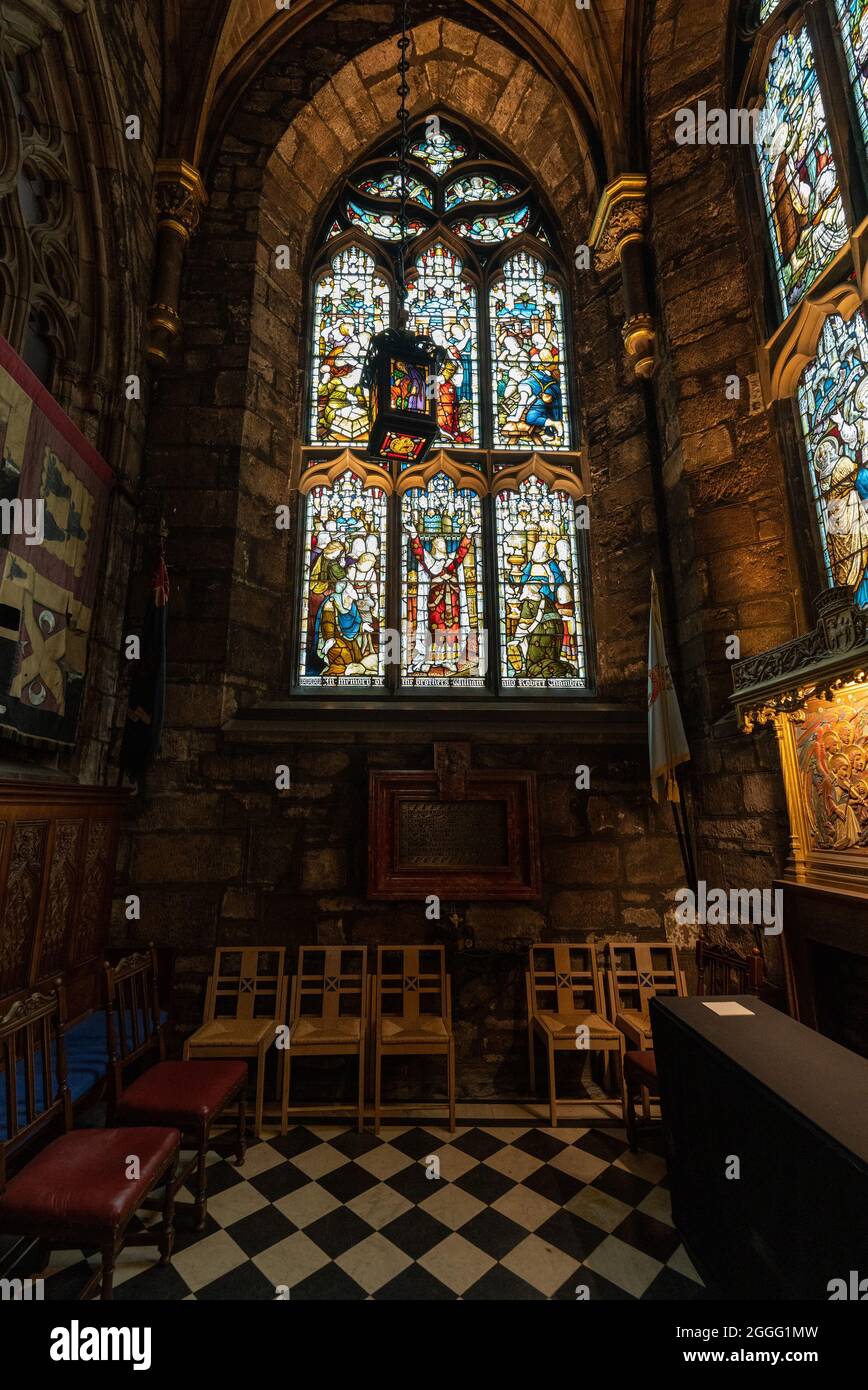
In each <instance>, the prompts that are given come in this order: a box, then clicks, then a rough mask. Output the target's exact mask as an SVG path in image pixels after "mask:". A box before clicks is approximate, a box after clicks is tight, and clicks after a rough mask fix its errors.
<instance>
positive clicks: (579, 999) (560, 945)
mask: <svg viewBox="0 0 868 1390" xmlns="http://www.w3.org/2000/svg"><path fill="white" fill-rule="evenodd" d="M528 986H529V994H530V1001H531V1007H532V1008H533V1011H534V1012H535V1013H555V1014H568V1013H575V1012H577V1011H584V1010H587V1011H588V1012H590V1013H595V1014H600V1015H601V1016H602V1015H603V1014H604V1013H605V1009H604V1007H603V993H602V986H601V981H600V972H599V968H598V966H597V955H596V949H595V947H594V946H593V945H587V946H578V945H575V944H573V943H572V942H569V941H566V942H563V941H559V942H552V943H551V944H546V943H540V944H538V945H535V946H531V948H530V953H529V960H528Z"/></svg>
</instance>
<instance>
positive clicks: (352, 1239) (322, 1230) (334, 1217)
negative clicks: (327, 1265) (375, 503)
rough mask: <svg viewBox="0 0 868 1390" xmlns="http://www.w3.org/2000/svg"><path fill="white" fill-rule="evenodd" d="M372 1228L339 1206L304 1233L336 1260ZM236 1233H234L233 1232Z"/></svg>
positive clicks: (363, 1238) (353, 1213) (330, 1257)
mask: <svg viewBox="0 0 868 1390" xmlns="http://www.w3.org/2000/svg"><path fill="white" fill-rule="evenodd" d="M371 1231H372V1228H371V1227H370V1226H369V1225H368V1223H367V1221H362V1219H361V1217H358V1216H356V1214H355V1212H354V1211H350V1208H349V1207H344V1206H341V1207H337V1208H336V1209H335V1210H334V1211H329V1212H326V1214H325V1216H321V1217H320V1218H319V1220H318V1221H314V1222H312V1224H311V1225H310V1226H305V1228H304V1233H305V1235H306V1236H307V1237H308V1239H309V1240H312V1241H313V1242H314V1244H315V1245H318V1246H319V1247H320V1249H321V1250H324V1251H325V1253H326V1254H327V1255H328V1257H329V1259H331V1260H336V1259H337V1257H338V1255H342V1254H343V1253H344V1251H345V1250H349V1248H350V1246H351V1245H361V1243H362V1241H363V1240H367V1239H368V1236H369V1235H370V1234H371ZM233 1234H234V1233H233Z"/></svg>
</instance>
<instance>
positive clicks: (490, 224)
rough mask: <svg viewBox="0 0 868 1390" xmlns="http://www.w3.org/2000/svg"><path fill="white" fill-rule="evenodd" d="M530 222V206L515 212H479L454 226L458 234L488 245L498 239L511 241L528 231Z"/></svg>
mask: <svg viewBox="0 0 868 1390" xmlns="http://www.w3.org/2000/svg"><path fill="white" fill-rule="evenodd" d="M529 222H530V208H526V207H525V208H517V209H516V210H515V211H514V212H504V213H501V214H500V215H499V216H498V215H497V214H495V213H482V212H481V213H479V214H478V215H477V216H476V217H474V218H472V219H471V220H470V221H469V222H457V223H456V224H455V226H454V227H453V229H452V230H453V231H454V232H455V234H456V236H466V237H468V238H469V239H470V240H471V241H481V242H483V243H485V244H486V245H491V244H494V243H496V242H498V241H509V239H510V238H511V237H514V236H518V235H519V234H520V233H521V232H526V231H527V228H528V223H529Z"/></svg>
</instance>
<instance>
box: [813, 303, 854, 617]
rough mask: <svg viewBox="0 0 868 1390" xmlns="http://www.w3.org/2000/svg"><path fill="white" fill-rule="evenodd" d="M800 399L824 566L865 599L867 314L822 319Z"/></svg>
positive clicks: (837, 581) (836, 580) (832, 577)
mask: <svg viewBox="0 0 868 1390" xmlns="http://www.w3.org/2000/svg"><path fill="white" fill-rule="evenodd" d="M799 406H800V410H801V416H802V427H803V430H804V436H805V445H806V448H807V454H808V463H809V467H810V474H811V484H812V487H813V491H814V500H815V503H816V507H817V513H818V517H819V522H820V532H821V535H822V539H823V549H824V552H825V559H826V566H827V569H828V572H829V578H830V580H831V582H832V583H833V584H850V585H852V587H853V589H854V591H855V594H856V601H857V603H860V604H868V321H866V317H865V314H864V313H863V312H862V311H861V310H860V311H859V312H858V313H856V314H855V315H854V316H853V318H852V319H851V320H850V321H849V323H846V322H845V321H844V319H842V318H841V317H840V316H838V315H833V316H832V317H830V318H829V319H827V320H826V325H825V327H824V329H823V333H822V336H821V338H820V342H819V344H818V347H817V355H816V357H815V358H814V360H813V362H811V363H810V365H809V366H808V367H807V368H806V370H805V372H804V374H803V376H802V381H801V385H800V388H799Z"/></svg>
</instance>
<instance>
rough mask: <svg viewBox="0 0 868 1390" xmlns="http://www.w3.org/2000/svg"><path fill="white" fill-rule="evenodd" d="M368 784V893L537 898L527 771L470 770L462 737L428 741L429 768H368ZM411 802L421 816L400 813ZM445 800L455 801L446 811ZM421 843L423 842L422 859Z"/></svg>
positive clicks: (531, 786) (533, 811)
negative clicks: (423, 810) (412, 817)
mask: <svg viewBox="0 0 868 1390" xmlns="http://www.w3.org/2000/svg"><path fill="white" fill-rule="evenodd" d="M369 788H370V793H369V804H368V897H369V898H374V899H390V900H396V899H411V898H426V897H428V896H429V894H432V893H433V894H436V895H437V896H438V897H441V898H445V899H448V900H458V901H465V902H482V901H492V900H493V901H510V902H528V901H532V900H535V899H538V898H539V896H540V893H541V872H540V848H539V824H538V817H537V795H536V775H535V774H534V773H533V772H514V771H512V770H503V771H500V770H497V771H490V770H486V771H475V770H473V769H472V768H471V766H470V745H469V744H466V743H448V744H435V746H434V770H433V771H431V772H372V773H371V774H370V781H369ZM414 806H416V807H424V808H426V814H425V819H424V821H423V820H422V819H421V818H420V819H419V820H418V823H414V822H412V821H410V820H408V818H407V811H408V808H412V807H414ZM450 806H451V807H453V808H455V809H454V812H453V813H452V815H451V816H450V814H449V812H448V811H447V810H446V808H447V807H450ZM447 840H448V841H449V842H450V843H449V845H448V846H447V850H446V852H444V849H443V846H444V845H445V843H446V841H447ZM426 845H427V846H429V847H430V849H431V853H430V857H429V858H428V859H427V860H426V858H425V849H426ZM486 846H488V847H489V853H487V854H486V853H485V847H486ZM479 847H482V851H483V852H482V853H479V852H478V849H479ZM450 852H451V858H452V862H449V853H450Z"/></svg>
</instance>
